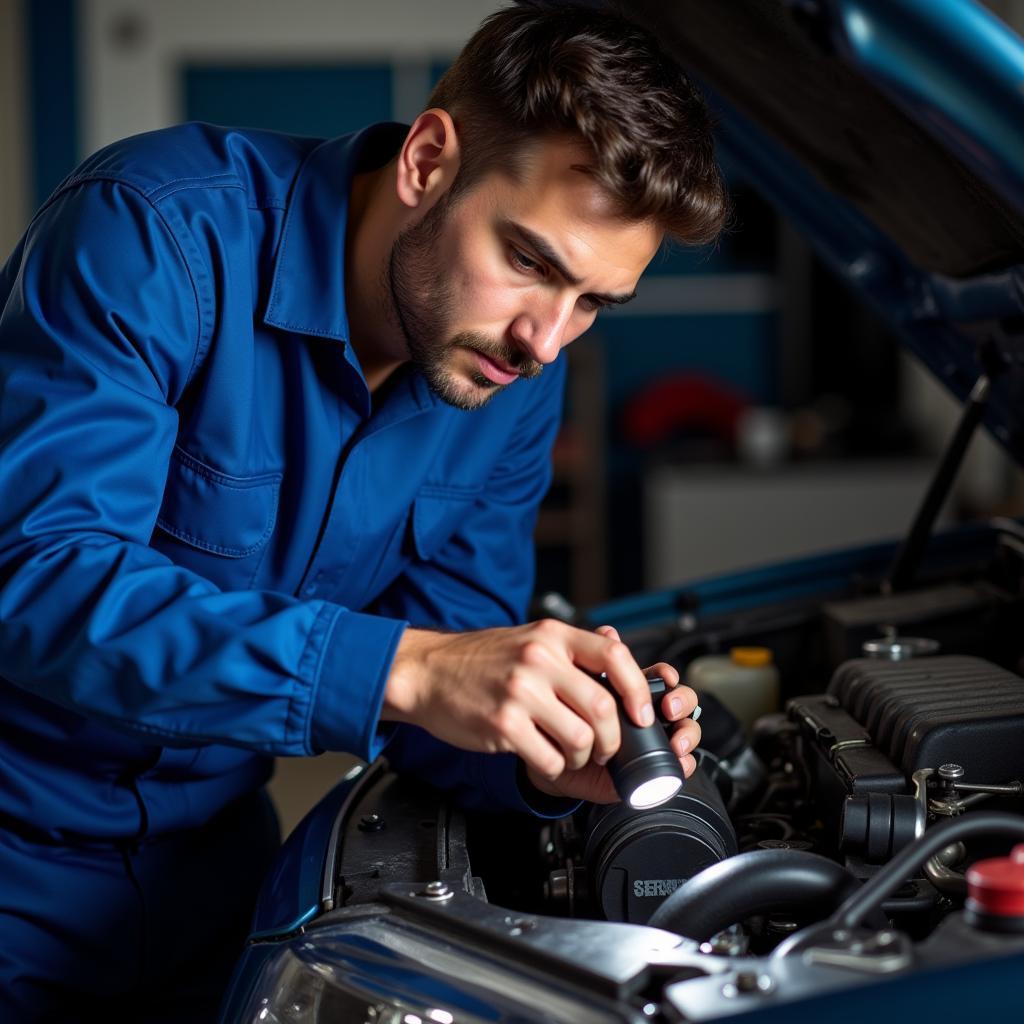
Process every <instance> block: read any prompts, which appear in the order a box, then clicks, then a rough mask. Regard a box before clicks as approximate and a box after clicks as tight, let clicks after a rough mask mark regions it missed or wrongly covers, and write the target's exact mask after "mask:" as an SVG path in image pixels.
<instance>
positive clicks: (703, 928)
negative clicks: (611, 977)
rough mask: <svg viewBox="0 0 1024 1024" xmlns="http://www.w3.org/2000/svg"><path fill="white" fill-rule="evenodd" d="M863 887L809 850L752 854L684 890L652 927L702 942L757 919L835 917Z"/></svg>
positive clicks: (704, 875) (718, 868) (740, 856)
mask: <svg viewBox="0 0 1024 1024" xmlns="http://www.w3.org/2000/svg"><path fill="white" fill-rule="evenodd" d="M859 887H860V883H859V882H858V881H857V879H856V878H854V876H853V875H852V874H851V873H850V872H849V871H847V870H846V868H844V867H842V866H841V865H839V864H836V863H835V862H834V861H831V860H828V858H826V857H821V856H819V855H818V854H816V853H808V852H807V851H806V850H752V851H751V852H749V853H741V854H738V855H737V856H735V857H729V858H728V859H727V860H723V861H720V862H719V863H718V864H712V865H711V867H709V868H705V869H704V870H703V871H701V872H700V873H699V874H696V875H694V876H693V877H692V878H691V879H689V881H687V882H686V883H685V884H683V885H681V886H680V887H679V888H678V889H676V891H675V892H674V893H672V894H671V895H670V896H669V897H668V899H666V900H665V902H664V903H662V904H661V906H660V907H658V909H657V910H656V911H655V912H654V915H653V916H652V917H651V918H650V920H649V921H648V922H647V923H648V924H649V925H652V926H653V927H655V928H665V929H667V930H668V931H673V932H676V933H677V934H679V935H684V936H686V937H687V938H690V939H695V940H697V941H698V942H703V941H705V940H706V939H710V938H711V936H712V935H715V934H717V933H718V932H720V931H722V930H723V929H725V928H728V927H729V926H730V925H732V924H736V923H738V922H739V921H742V920H744V919H745V918H748V917H752V916H754V915H755V914H771V913H781V912H786V913H795V914H800V913H801V912H806V911H811V910H814V911H818V912H819V914H818V919H819V920H820V919H821V918H822V917H825V916H826V915H828V914H830V913H831V912H832V911H833V910H835V908H836V907H838V906H839V904H840V903H842V902H843V900H844V899H846V898H847V897H848V896H850V895H851V894H852V893H853V892H855V891H856V890H857V889H858V888H859Z"/></svg>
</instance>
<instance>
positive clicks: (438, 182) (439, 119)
mask: <svg viewBox="0 0 1024 1024" xmlns="http://www.w3.org/2000/svg"><path fill="white" fill-rule="evenodd" d="M459 160H460V151H459V138H458V133H457V132H456V131H455V123H454V121H452V119H451V116H450V115H449V113H448V112H447V111H446V110H441V109H440V108H439V107H433V108H431V109H430V110H425V111H423V113H422V114H420V116H419V117H417V118H416V120H415V121H414V122H413V124H412V127H411V128H410V129H409V134H408V135H406V137H405V142H404V143H403V144H402V151H401V152H400V153H399V154H398V177H397V180H396V182H395V187H396V191H397V194H398V199H399V201H400V202H401V203H402V204H403V205H404V206H406V207H408V208H409V209H410V210H413V209H422V212H424V213H425V212H426V211H427V210H429V209H430V207H431V206H433V205H434V203H436V202H437V200H438V199H440V198H441V196H442V195H444V193H445V192H447V191H448V189H449V187H450V186H451V184H452V182H453V181H454V180H455V175H456V173H457V172H458V169H459Z"/></svg>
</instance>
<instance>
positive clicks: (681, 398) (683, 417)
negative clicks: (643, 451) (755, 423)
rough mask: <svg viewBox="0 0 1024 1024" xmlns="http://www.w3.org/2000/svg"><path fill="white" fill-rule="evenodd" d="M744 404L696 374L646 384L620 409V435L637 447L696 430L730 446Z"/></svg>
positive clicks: (707, 378) (745, 401)
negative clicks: (621, 410) (682, 432)
mask: <svg viewBox="0 0 1024 1024" xmlns="http://www.w3.org/2000/svg"><path fill="white" fill-rule="evenodd" d="M748 404H749V403H748V401H747V400H746V399H745V398H743V397H742V396H740V395H738V394H736V393H735V392H733V391H731V390H730V389H729V388H728V387H726V386H725V385H724V384H721V383H719V382H718V381H716V380H712V379H711V378H709V377H703V376H699V375H696V374H675V375H672V376H669V377H666V378H662V379H661V380H658V381H655V382H654V383H652V384H649V385H648V386H647V387H645V388H644V389H643V390H642V391H640V392H639V393H637V394H636V395H634V396H633V397H632V398H631V399H630V400H629V401H628V402H627V403H626V406H625V408H624V409H623V415H622V432H623V434H624V436H625V438H626V440H627V441H629V442H630V443H631V444H634V445H637V446H638V447H641V448H643V447H650V446H652V445H655V444H658V443H660V442H663V441H668V440H670V439H671V438H672V437H673V436H675V435H676V434H678V433H679V432H681V431H699V432H700V433H703V434H707V435H710V436H712V437H716V438H718V439H720V440H722V441H725V442H727V443H729V444H731V443H732V442H733V440H734V438H735V436H736V423H737V422H738V420H739V418H740V414H741V413H742V412H743V410H744V409H745V408H746V407H747V405H748Z"/></svg>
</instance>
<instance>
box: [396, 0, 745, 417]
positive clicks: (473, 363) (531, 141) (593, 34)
mask: <svg viewBox="0 0 1024 1024" xmlns="http://www.w3.org/2000/svg"><path fill="white" fill-rule="evenodd" d="M397 188H398V197H399V199H400V201H401V203H402V204H403V205H404V207H405V208H406V209H407V211H408V214H409V217H408V222H407V223H406V225H405V226H404V227H403V230H402V231H401V233H400V234H399V236H398V238H397V240H396V242H395V244H394V246H393V248H392V251H391V253H390V256H389V258H388V261H387V267H386V270H385V282H384V284H385V295H386V301H387V302H388V304H389V305H390V307H391V308H390V310H389V314H390V319H392V320H393V321H394V322H395V326H396V327H397V328H398V329H399V331H400V333H401V335H402V338H403V339H404V344H405V346H406V353H405V357H406V358H410V357H411V359H412V360H413V362H414V363H416V364H417V365H418V366H419V367H420V369H421V370H422V371H423V372H424V374H425V375H426V377H427V379H428V381H429V382H430V383H431V386H432V387H433V388H434V390H435V391H436V392H437V393H438V394H439V395H440V396H441V397H442V398H444V399H445V400H446V401H448V402H450V403H451V404H453V405H456V406H459V407H461V408H466V409H469V408H475V407H477V406H479V405H482V404H484V402H486V401H487V400H488V399H489V398H490V397H491V396H492V395H493V394H494V393H495V392H496V391H497V390H498V389H500V388H501V387H503V386H505V385H507V384H509V383H511V382H512V381H513V380H515V379H516V377H519V376H522V377H532V376H536V375H537V374H538V373H540V372H541V369H542V366H543V364H545V363H548V362H551V361H552V360H553V359H554V358H555V357H556V356H557V355H558V352H559V350H560V349H561V348H562V347H563V346H564V345H566V344H568V343H569V342H570V341H572V340H573V339H574V338H576V337H578V336H579V335H580V334H582V333H583V331H585V330H586V329H587V328H588V327H589V326H590V324H591V323H592V322H593V319H594V316H595V315H596V312H597V310H598V309H599V308H601V307H602V306H605V305H610V304H614V303H620V302H623V301H628V299H629V298H630V297H631V296H632V294H633V292H634V290H635V287H636V283H637V280H638V278H639V276H640V274H641V273H642V271H643V269H644V267H646V265H647V263H648V262H649V261H650V259H651V258H652V257H653V255H654V254H655V252H656V251H657V249H658V247H659V246H660V244H661V241H662V239H663V238H664V237H665V236H666V235H667V236H669V237H671V238H674V239H676V240H677V241H679V242H682V243H683V244H689V245H694V244H702V243H707V242H710V241H712V240H713V239H714V238H715V237H716V236H717V234H718V232H719V230H720V228H721V225H722V222H723V219H724V216H725V209H726V199H725V190H724V187H723V184H722V180H721V177H720V174H719V172H718V168H717V166H716V164H715V160H714V150H713V142H712V138H711V130H710V123H709V118H708V115H707V110H706V107H705V105H704V103H703V100H702V99H701V97H700V96H699V94H698V93H697V92H696V91H695V90H694V88H693V87H692V85H691V84H690V83H689V81H688V79H687V78H686V76H685V75H684V74H683V73H682V71H680V70H679V68H678V67H677V66H676V65H675V64H674V63H673V62H672V61H671V60H670V59H669V58H668V57H666V56H665V55H664V54H663V53H662V52H661V51H660V49H659V48H658V45H657V43H656V42H655V41H654V40H653V38H652V37H650V36H649V35H648V34H647V33H646V32H644V31H642V30H641V29H639V28H636V27H635V26H632V25H631V24H629V23H628V22H625V21H623V20H621V19H619V18H618V17H616V16H614V15H610V14H606V13H600V12H595V11H593V10H587V9H581V8H571V7H569V8H567V7H565V6H564V5H563V6H560V7H545V6H542V5H539V4H534V3H521V4H520V5H519V6H517V7H513V8H509V9H506V10H502V11H499V12H498V13H497V14H494V15H492V16H491V17H490V18H488V19H487V20H486V21H485V22H484V23H483V25H482V26H481V28H480V29H479V30H478V31H477V33H476V34H475V35H474V36H473V37H472V38H471V39H470V41H469V42H468V43H467V45H466V47H465V48H464V49H463V51H462V53H461V54H460V55H459V57H458V58H457V59H456V61H455V63H454V64H453V65H452V67H451V68H450V69H449V71H448V72H447V73H446V74H445V76H444V77H443V78H442V79H441V81H440V82H439V83H438V85H437V88H436V89H435V91H434V94H433V95H432V96H431V99H430V109H428V110H427V111H425V112H424V113H423V114H421V115H420V117H419V118H418V119H417V121H416V122H415V124H414V125H413V126H412V128H411V129H410V132H409V135H408V137H407V139H406V141H405V144H404V146H403V149H402V152H401V153H400V155H399V158H398V180H397Z"/></svg>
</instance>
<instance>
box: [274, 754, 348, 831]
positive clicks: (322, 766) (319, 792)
mask: <svg viewBox="0 0 1024 1024" xmlns="http://www.w3.org/2000/svg"><path fill="white" fill-rule="evenodd" d="M356 761H357V759H356V758H354V757H352V755H351V754H321V755H320V756H319V757H282V758H278V760H277V764H276V766H275V768H274V777H273V779H271V782H270V787H269V789H270V796H271V798H272V799H273V801H274V806H275V807H276V808H277V814H278V817H279V818H280V819H281V838H282V839H285V838H286V837H287V836H288V833H289V832H291V830H292V829H293V828H295V826H296V825H297V824H298V823H299V822H300V821H301V820H302V818H303V817H304V816H305V814H306V812H307V811H308V810H309V809H310V808H311V807H312V806H313V805H314V804H315V803H316V802H317V801H318V800H319V799H320V798H321V797H322V796H323V795H324V794H325V793H327V792H328V790H330V789H332V788H333V787H334V786H335V785H336V784H337V783H338V782H340V781H341V778H342V776H343V775H344V774H345V773H346V772H347V771H348V770H349V768H351V767H352V765H354V764H355V763H356Z"/></svg>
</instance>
